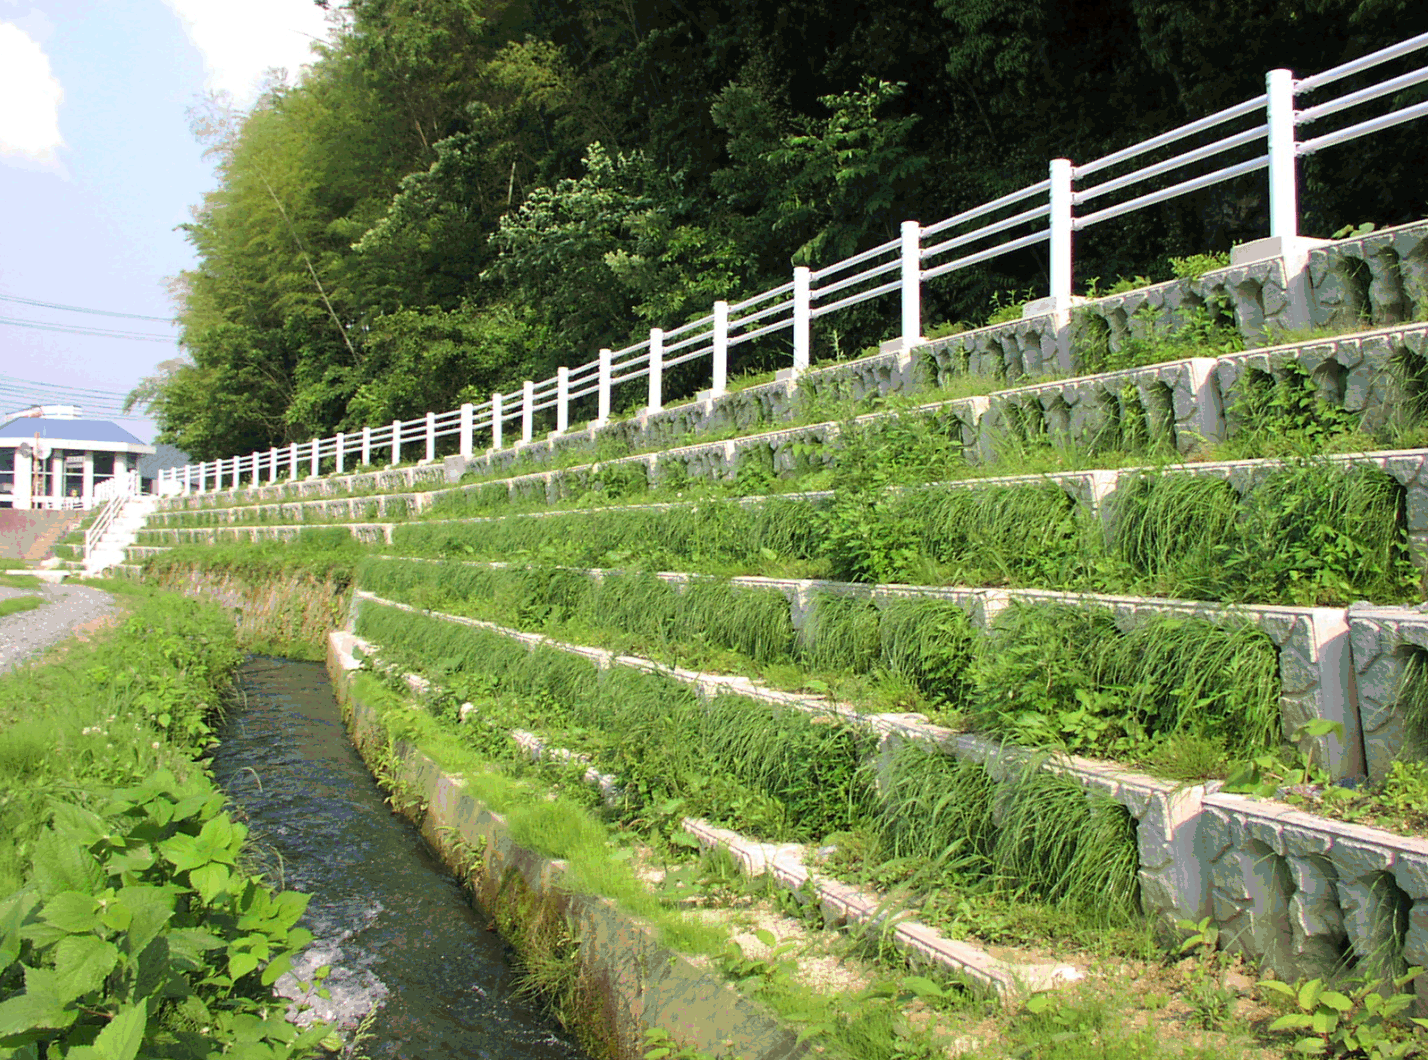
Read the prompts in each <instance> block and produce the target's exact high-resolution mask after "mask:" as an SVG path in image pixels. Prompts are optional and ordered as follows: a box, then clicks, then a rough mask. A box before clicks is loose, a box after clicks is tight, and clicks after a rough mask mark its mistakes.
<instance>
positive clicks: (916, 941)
mask: <svg viewBox="0 0 1428 1060" xmlns="http://www.w3.org/2000/svg"><path fill="white" fill-rule="evenodd" d="M682 827H683V828H684V831H685V832H686V833H688V834H689V835H691V836H693V837H694V838H695V839H697V840H698V841H699V845H700V846H702V847H703V848H704V849H705V850H722V851H724V852H725V853H727V854H728V855H729V856H730V857H731V858H733V859H734V861H735V862H736V863H737V864H738V865H739V867H740V868H741V869H742V870H743V871H744V873H745V874H746V875H748V876H752V877H757V876H763V875H768V876H770V877H771V878H772V879H773V880H774V881H775V882H776V883H778V885H779V886H780V887H782V888H784V889H785V890H788V891H793V892H795V893H798V894H800V895H803V894H807V895H809V896H810V899H811V900H813V901H816V902H818V904H819V906H820V907H821V908H822V910H823V915H824V917H825V919H827V920H828V921H830V922H832V923H837V924H884V923H890V924H891V926H892V931H891V937H892V941H893V945H894V946H896V947H897V948H898V949H900V950H902V951H903V952H904V953H907V954H909V955H910V956H912V957H913V958H914V959H916V960H921V961H926V962H928V963H930V964H935V965H937V966H938V967H940V968H943V969H945V970H947V971H950V972H953V973H955V974H957V975H960V976H964V977H965V978H966V979H967V980H968V981H969V983H971V984H972V986H973V987H975V988H978V989H980V990H982V991H986V992H990V993H993V994H996V995H997V996H1001V997H1008V996H1009V997H1016V996H1018V995H1022V994H1027V993H1034V992H1037V991H1041V990H1051V989H1054V988H1056V987H1058V986H1064V985H1066V984H1067V983H1073V982H1076V981H1078V980H1080V979H1084V978H1085V972H1083V971H1082V970H1081V969H1079V968H1077V967H1075V966H1074V965H1070V964H1045V963H1042V964H1013V963H1008V962H1006V961H1001V960H998V959H997V958H995V957H993V956H992V955H991V954H990V953H988V952H987V951H986V950H984V949H981V948H979V947H977V946H973V945H972V944H970V943H967V942H959V941H957V940H956V939H949V938H948V937H947V936H945V935H943V934H942V933H941V932H940V931H937V930H936V929H935V928H931V927H928V926H927V925H926V924H923V923H920V922H919V921H917V920H913V919H909V918H907V917H905V916H900V915H898V914H897V913H896V912H895V911H894V912H890V911H889V909H888V907H887V903H886V901H885V900H884V899H882V898H880V897H879V896H878V895H877V894H874V893H873V892H871V891H864V890H861V889H859V888H857V887H852V886H849V885H848V884H846V883H841V882H839V881H838V880H834V879H832V878H830V877H826V876H822V875H820V874H819V873H816V872H812V871H810V870H809V869H808V868H807V866H805V865H804V858H805V857H806V856H807V853H808V848H806V847H803V846H800V845H799V844H797V843H784V844H774V843H760V842H757V841H756V840H752V839H745V838H744V837H743V836H741V835H739V833H737V832H731V831H729V830H728V829H726V828H718V827H716V826H714V825H712V824H709V823H708V822H707V821H701V820H699V819H697V818H693V817H686V818H685V819H684V821H683V825H682Z"/></svg>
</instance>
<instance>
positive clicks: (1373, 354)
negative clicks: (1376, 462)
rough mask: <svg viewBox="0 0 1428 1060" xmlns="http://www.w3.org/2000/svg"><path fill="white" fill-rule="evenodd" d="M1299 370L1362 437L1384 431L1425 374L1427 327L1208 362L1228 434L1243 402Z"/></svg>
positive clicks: (1239, 422)
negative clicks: (1352, 418) (1353, 420)
mask: <svg viewBox="0 0 1428 1060" xmlns="http://www.w3.org/2000/svg"><path fill="white" fill-rule="evenodd" d="M1294 369H1298V370H1300V371H1303V372H1305V373H1307V374H1308V376H1309V377H1310V380H1311V381H1312V383H1313V386H1314V391H1315V394H1316V396H1317V397H1318V398H1319V399H1320V400H1321V401H1323V402H1324V403H1325V404H1327V405H1329V406H1331V407H1334V408H1340V409H1343V410H1344V411H1345V412H1348V413H1351V414H1354V415H1357V416H1360V417H1361V419H1360V421H1359V423H1360V426H1361V427H1362V428H1363V429H1364V430H1366V431H1377V430H1381V429H1383V428H1386V427H1391V426H1392V425H1393V424H1394V423H1395V422H1397V421H1398V420H1399V419H1401V418H1402V417H1403V416H1404V414H1405V410H1406V407H1407V406H1408V405H1409V403H1411V402H1413V401H1415V400H1416V399H1417V390H1416V388H1417V387H1421V386H1422V385H1423V382H1424V377H1425V373H1428V324H1406V325H1401V326H1396V327H1391V328H1381V329H1378V330H1376V331H1364V332H1355V333H1349V334H1344V335H1338V336H1334V337H1332V338H1325V339H1322V340H1320V341H1317V342H1308V343H1304V342H1297V343H1287V344H1285V345H1282V346H1270V347H1266V348H1264V349H1259V350H1250V351H1249V352H1246V353H1236V354H1230V355H1228V356H1224V357H1220V358H1218V359H1217V360H1216V362H1215V370H1214V375H1215V388H1216V389H1217V390H1218V391H1219V395H1220V401H1221V403H1222V404H1223V406H1224V410H1225V429H1226V432H1227V436H1228V435H1232V434H1235V433H1237V432H1238V431H1239V430H1240V429H1241V428H1242V427H1243V425H1244V412H1243V409H1242V408H1241V405H1242V399H1243V398H1245V397H1248V396H1249V394H1250V392H1251V391H1254V390H1261V391H1262V390H1266V389H1269V388H1272V387H1273V386H1274V384H1275V383H1276V382H1284V381H1286V380H1287V379H1288V377H1289V375H1290V373H1291V372H1292V371H1293V370H1294Z"/></svg>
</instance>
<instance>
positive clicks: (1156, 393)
mask: <svg viewBox="0 0 1428 1060" xmlns="http://www.w3.org/2000/svg"><path fill="white" fill-rule="evenodd" d="M1215 365H1216V362H1215V359H1214V358H1211V357H1197V358H1192V359H1189V360H1184V361H1171V362H1169V363H1166V364H1159V365H1154V366H1151V367H1148V368H1132V369H1128V370H1125V371H1119V372H1107V373H1104V374H1101V375H1092V376H1080V377H1078V378H1074V379H1065V380H1060V381H1057V382H1051V383H1036V384H1033V385H1030V386H1024V387H1018V388H1017V389H1015V390H1002V391H998V392H997V393H995V394H993V395H991V397H990V399H989V407H988V409H987V412H986V415H984V416H983V417H982V419H981V422H980V425H979V430H978V455H979V457H980V459H981V460H982V461H983V462H984V463H991V462H993V461H994V460H995V459H996V453H997V448H998V445H999V444H1002V443H1005V442H1006V441H1013V440H1014V441H1019V442H1021V443H1023V444H1027V443H1036V442H1038V441H1042V440H1050V441H1052V442H1056V443H1060V444H1064V445H1069V446H1072V447H1074V448H1076V449H1083V450H1089V451H1091V452H1095V451H1098V450H1104V449H1121V448H1125V447H1127V445H1128V443H1133V444H1140V445H1145V444H1149V443H1155V442H1164V443H1167V444H1169V445H1170V446H1172V447H1173V448H1174V449H1175V450H1176V451H1177V452H1180V453H1182V454H1189V453H1192V452H1194V451H1196V450H1197V449H1201V448H1204V447H1205V446H1206V445H1208V444H1210V443H1212V442H1218V441H1221V440H1223V438H1224V436H1225V420H1224V412H1223V409H1222V407H1221V403H1220V396H1219V392H1218V391H1217V390H1216V389H1215V386H1214V384H1213V381H1212V376H1213V374H1214V370H1215Z"/></svg>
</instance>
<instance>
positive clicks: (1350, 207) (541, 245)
mask: <svg viewBox="0 0 1428 1060" xmlns="http://www.w3.org/2000/svg"><path fill="white" fill-rule="evenodd" d="M1425 19H1428V13H1425V12H1424V11H1423V10H1422V9H1421V8H1419V7H1417V6H1414V5H1410V4H1408V3H1406V2H1405V0H1291V2H1286V3H1279V4H1265V3H1262V2H1259V0H1230V2H1228V3H1226V4H1219V5H1203V4H1184V3H1166V2H1163V0H1107V2H1105V3H1100V4H1094V5H1077V6H1069V7H1068V6H1067V5H1065V4H1059V3H1054V2H1052V0H1032V2H1030V3H1011V2H1001V0H938V3H936V4H935V5H930V4H926V3H915V2H912V0H897V2H894V3H892V4H878V5H863V6H856V5H830V4H827V3H821V2H811V0H781V2H778V3H753V2H751V0H717V2H715V3H713V4H711V5H706V6H703V7H689V6H687V5H681V4H657V3H648V2H638V3H627V4H616V3H613V2H610V0H579V2H560V3H542V4H536V3H531V2H529V0H489V2H486V3H477V2H476V0H437V2H434V3H423V4H416V3H413V2H411V0H349V2H348V3H346V4H345V5H343V6H342V7H341V8H340V9H338V8H337V5H334V32H333V35H332V37H331V38H330V39H329V40H328V41H327V42H326V43H324V44H322V45H321V46H319V48H318V53H319V54H318V57H317V60H316V62H315V63H314V65H313V66H312V67H311V69H310V70H309V71H308V72H307V73H306V74H305V76H304V77H303V78H302V79H301V80H300V81H299V82H297V83H296V84H282V83H277V84H274V85H273V86H272V87H271V88H270V90H269V91H268V92H267V93H266V94H265V95H264V96H263V97H262V99H261V100H260V101H259V103H258V104H257V105H256V106H255V107H254V108H253V110H252V111H251V112H250V113H248V114H246V115H234V114H232V113H228V112H225V111H224V110H223V108H222V107H221V106H215V107H214V108H212V109H211V110H210V111H209V112H207V113H204V114H201V115H199V117H198V120H197V122H196V128H197V131H198V132H199V133H200V135H201V136H202V137H203V138H204V140H205V141H206V142H207V143H208V144H209V146H210V147H211V148H212V151H213V154H214V157H215V158H216V160H217V165H218V171H219V177H220V184H219V187H218V189H217V190H215V191H214V192H212V193H210V194H209V195H208V196H207V197H206V198H205V200H204V202H203V203H202V205H201V206H200V207H199V210H198V213H197V217H196V219H195V221H194V222H193V223H192V224H191V225H189V226H188V231H189V235H190V238H191V240H192V242H193V244H194V246H195V247H196V249H197V251H198V254H199V264H198V266H197V267H196V268H195V269H194V270H193V271H191V272H189V273H185V274H184V275H183V276H182V277H181V278H180V282H179V284H178V288H177V289H178V291H179V295H180V299H181V310H180V315H181V322H182V326H183V342H184V346H185V348H186V350H187V351H188V353H189V355H190V356H191V358H192V360H191V361H190V362H175V363H169V364H167V365H166V366H165V371H164V372H163V373H162V374H161V375H160V376H159V377H157V378H155V379H151V380H148V381H146V382H145V384H143V385H142V386H141V387H140V388H139V390H138V391H137V393H138V394H139V396H141V397H143V398H145V399H152V400H153V410H154V414H155V415H156V417H157V418H158V420H159V422H160V424H161V426H162V429H163V433H162V438H163V440H165V441H171V442H174V443H176V444H178V445H180V446H181V447H182V448H184V449H185V450H186V451H188V452H190V453H192V454H193V455H194V456H196V457H199V458H210V457H214V456H218V455H227V454H230V453H233V452H244V451H248V450H251V449H254V448H266V447H267V446H269V445H271V444H274V443H282V442H286V441H291V440H306V439H307V438H309V437H311V436H313V435H315V434H319V433H327V432H330V431H332V430H333V429H334V428H338V427H342V426H346V427H353V426H358V425H361V424H364V423H380V422H383V421H386V420H390V419H391V418H392V417H393V416H398V415H400V416H404V417H410V416H413V415H415V414H419V413H421V412H424V411H426V410H428V409H440V408H452V407H455V405H456V404H457V403H458V402H460V401H462V400H467V399H474V400H478V401H479V400H482V399H484V398H485V397H486V396H487V395H489V393H490V392H491V390H492V389H493V388H495V387H498V386H499V387H501V388H503V389H509V388H510V387H511V386H512V385H514V384H516V383H517V382H518V381H519V380H521V379H522V378H527V377H533V378H541V377H544V376H545V375H548V374H550V373H551V372H552V371H553V369H554V367H555V366H556V365H558V364H575V363H580V362H583V361H585V360H588V359H589V358H590V357H591V356H592V355H593V354H594V352H595V350H596V349H597V348H598V347H599V346H602V345H609V346H612V347H619V346H621V345H624V344H625V342H626V341H628V339H629V337H630V336H631V335H634V336H635V337H636V338H638V337H639V336H640V331H641V329H642V328H644V327H648V326H650V325H658V326H662V327H665V328H669V327H672V326H674V325H676V324H677V323H679V322H680V321H682V320H684V319H687V318H689V317H690V316H691V315H693V314H698V313H703V312H707V311H708V307H709V304H710V302H711V300H712V299H713V298H714V297H716V295H717V296H726V297H729V298H731V299H734V298H737V297H739V295H740V294H741V293H744V294H747V293H751V292H752V291H754V290H758V289H762V288H764V287H765V286H767V285H773V284H776V283H780V282H783V281H784V280H785V279H786V278H787V272H788V268H789V265H790V263H791V262H803V263H808V264H811V265H814V266H817V265H821V264H825V263H827V262H829V261H831V260H833V259H835V258H837V257H839V256H841V255H845V254H848V253H849V252H852V251H856V250H859V249H862V248H865V247H867V246H870V245H872V244H874V243H877V242H880V241H883V240H885V239H887V238H889V237H890V236H891V235H893V234H894V233H895V232H896V227H897V224H898V223H899V222H900V221H901V220H903V219H905V218H917V219H920V220H922V221H923V222H925V223H926V222H930V221H932V220H934V219H937V218H940V217H944V216H947V215H949V214H951V213H953V212H955V211H956V210H958V209H961V208H965V207H967V206H970V205H972V204H976V203H981V202H985V201H987V200H989V199H991V198H994V197H995V196H997V195H999V194H1002V193H1004V192H1007V191H1009V190H1011V189H1014V188H1018V187H1022V186H1025V185H1027V184H1029V183H1032V182H1034V181H1037V180H1040V179H1042V178H1044V177H1045V175H1046V164H1047V160H1048V159H1050V158H1052V157H1058V156H1064V157H1070V158H1072V159H1075V160H1080V161H1085V160H1087V159H1090V158H1094V157H1097V156H1098V155H1100V154H1102V153H1104V152H1106V151H1108V150H1112V149H1115V148H1119V147H1123V146H1125V145H1126V144H1129V143H1131V142H1134V141H1135V140H1137V139H1140V138H1143V137H1145V136H1148V135H1153V134H1156V133H1159V132H1162V131H1164V130H1165V129H1168V128H1170V127H1172V126H1174V125H1177V124H1179V123H1181V122H1182V121H1185V120H1188V119H1190V118H1194V117H1199V116H1201V115H1203V114H1207V113H1209V112H1211V111H1214V110H1217V109H1219V108H1221V107H1224V106H1227V105H1229V104H1231V103H1235V102H1239V101H1240V100H1243V99H1246V98H1248V97H1250V96H1253V95H1256V94H1258V93H1259V92H1261V91H1262V89H1263V82H1262V78H1263V75H1264V72H1265V70H1267V69H1270V68H1272V67H1279V66H1288V67H1291V68H1293V69H1294V70H1295V71H1296V72H1297V73H1300V74H1304V73H1308V72H1311V71H1314V70H1319V69H1323V68H1324V67H1326V66H1329V65H1332V64H1334V63H1337V62H1340V61H1342V60H1344V59H1347V58H1350V57H1352V56H1355V55H1359V54H1362V53H1363V52H1364V51H1367V50H1369V49H1371V48H1373V47H1377V46H1381V45H1384V44H1386V43H1389V42H1392V41H1395V40H1398V39H1401V38H1403V37H1406V36H1410V35H1412V34H1414V33H1417V32H1421V31H1422V30H1423V29H1424V28H1425V26H1428V23H1425ZM1374 76H1376V75H1374ZM1356 85H1357V82H1356V81H1355V79H1352V78H1351V79H1349V80H1348V81H1346V82H1344V83H1343V87H1344V88H1345V89H1352V88H1354V87H1356ZM1409 91H1410V92H1418V91H1420V90H1418V89H1412V90H1409ZM1405 101H1406V100H1400V101H1398V102H1405ZM1414 135H1415V133H1414V132H1413V127H1411V126H1405V127H1403V128H1401V129H1399V130H1393V131H1390V132H1388V133H1385V134H1382V135H1380V136H1378V137H1376V138H1373V139H1370V140H1366V141H1363V142H1361V143H1359V144H1356V145H1355V146H1354V147H1353V148H1352V149H1351V150H1350V149H1342V148H1341V149H1338V150H1336V151H1330V152H1326V153H1325V154H1324V155H1322V156H1315V157H1314V158H1312V159H1309V160H1307V161H1306V163H1305V167H1304V169H1305V176H1304V181H1303V184H1304V190H1303V196H1304V202H1305V207H1306V217H1305V221H1304V224H1303V226H1302V227H1303V229H1304V230H1305V231H1306V232H1311V233H1313V234H1316V235H1327V234H1328V233H1329V232H1331V231H1332V230H1333V229H1335V228H1337V227H1339V226H1340V225H1341V224H1344V223H1358V222H1360V221H1363V220H1365V219H1372V220H1375V221H1377V222H1379V223H1380V224H1382V223H1388V222H1397V221H1402V220H1407V219H1409V218H1410V217H1413V216H1416V215H1417V212H1418V211H1419V209H1420V205H1421V201H1422V199H1423V196H1424V184H1423V179H1424V178H1423V176H1422V174H1421V172H1420V171H1419V169H1418V168H1417V167H1414V166H1412V165H1411V164H1410V161H1409V160H1411V158H1412V157H1414V155H1413V151H1412V143H1413V139H1412V138H1413V136H1414ZM1265 200H1266V196H1265V194H1264V191H1263V180H1262V176H1259V175H1255V176H1253V177H1247V178H1244V179H1243V180H1241V181H1235V182H1230V183H1228V184H1224V185H1217V186H1215V187H1212V188H1209V189H1205V190H1203V191H1201V192H1197V193H1195V194H1192V195H1189V196H1186V197H1184V198H1182V199H1179V200H1176V201H1175V202H1172V203H1169V204H1165V205H1163V206H1160V207H1157V208H1155V209H1152V210H1149V211H1145V212H1142V213H1137V214H1135V215H1133V216H1131V217H1130V218H1127V219H1125V220H1122V221H1116V222H1114V223H1111V224H1108V225H1106V226H1103V228H1102V227H1098V228H1097V229H1095V230H1094V232H1092V233H1088V234H1087V235H1085V236H1083V237H1082V238H1081V239H1080V240H1079V241H1078V248H1077V253H1078V273H1079V275H1080V276H1081V277H1082V278H1083V279H1089V278H1090V277H1092V276H1097V275H1099V276H1105V277H1109V276H1115V275H1130V274H1132V273H1137V272H1144V273H1147V274H1157V275H1165V274H1168V273H1169V272H1170V271H1171V270H1170V268H1169V267H1168V259H1169V256H1170V255H1173V254H1184V253H1187V252H1190V251H1203V250H1206V249H1213V250H1224V249H1226V248H1227V247H1228V245H1229V244H1230V243H1231V242H1233V241H1237V240H1243V239H1246V238H1253V237H1255V236H1258V235H1262V234H1263V232H1264V229H1265V225H1266V220H1265V218H1266V214H1267V203H1266V201H1265ZM1044 268H1045V264H1044V261H1043V260H1042V258H1041V257H1040V256H1039V253H1038V252H1037V251H1035V250H1027V251H1024V252H1021V253H1019V254H1017V255H1014V256H1011V257H1008V258H1005V259H1000V260H999V261H998V262H997V263H995V265H994V266H988V267H981V268H977V269H972V270H967V271H965V272H961V273H957V274H954V275H953V276H952V277H948V278H944V279H943V280H941V281H937V282H936V283H934V284H933V285H931V287H932V289H931V290H930V291H929V292H928V294H927V315H928V319H927V322H928V323H929V324H930V323H933V322H935V321H937V320H949V319H950V320H957V319H964V318H979V317H980V316H982V315H984V314H985V309H986V306H987V305H988V303H989V300H990V299H991V298H992V296H993V294H994V292H996V291H999V290H1005V289H1006V288H1008V287H1012V288H1016V289H1018V290H1021V289H1025V288H1026V287H1028V286H1038V287H1039V286H1040V284H1041V283H1042V282H1043V281H1042V279H1041V276H1042V273H1043V271H1044ZM891 312H892V309H891V307H888V306H881V305H880V304H876V305H873V306H871V307H863V308H861V309H859V310H856V311H853V312H851V313H848V314H843V315H840V316H838V317H836V318H830V321H829V322H827V323H825V324H821V325H820V326H819V328H818V331H817V333H816V335H815V344H816V347H817V353H816V355H817V356H820V357H823V356H828V355H832V354H836V353H846V352H847V351H849V350H856V349H858V348H860V346H861V345H863V344H865V343H867V342H869V341H874V340H876V339H878V338H880V337H882V335H883V334H884V332H885V331H887V330H889V328H890V327H891V325H892V318H891V317H890V316H887V315H886V314H889V313H891ZM777 341H786V337H785V338H782V339H778V340H777ZM777 341H775V340H774V339H770V342H769V343H766V344H764V345H759V344H757V343H755V344H751V345H749V346H741V347H738V350H739V358H740V360H739V362H738V363H736V364H735V366H734V367H735V369H736V370H738V369H742V368H754V369H758V368H765V367H769V366H770V365H771V364H772V363H773V360H772V358H774V357H775V355H778V354H780V352H781V348H780V347H779V346H778V345H777ZM770 343H771V344H770ZM784 352H786V351H784ZM695 385H697V381H696V380H695V379H694V377H693V376H692V375H691V376H688V377H684V376H681V375H679V373H678V372H676V373H674V374H672V376H671V378H670V380H669V381H668V382H667V384H666V386H667V393H668V394H671V395H673V394H674V393H675V392H677V391H681V390H683V391H686V392H692V390H693V388H694V386H695ZM636 389H637V388H636ZM634 399H635V397H634V396H632V395H627V394H621V395H619V396H618V397H617V405H618V404H620V403H621V402H622V401H626V400H634ZM587 400H588V399H587ZM584 414H585V410H584V409H583V408H578V409H577V410H576V415H575V418H576V419H578V418H580V417H581V416H582V415H584ZM542 426H543V425H542Z"/></svg>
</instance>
